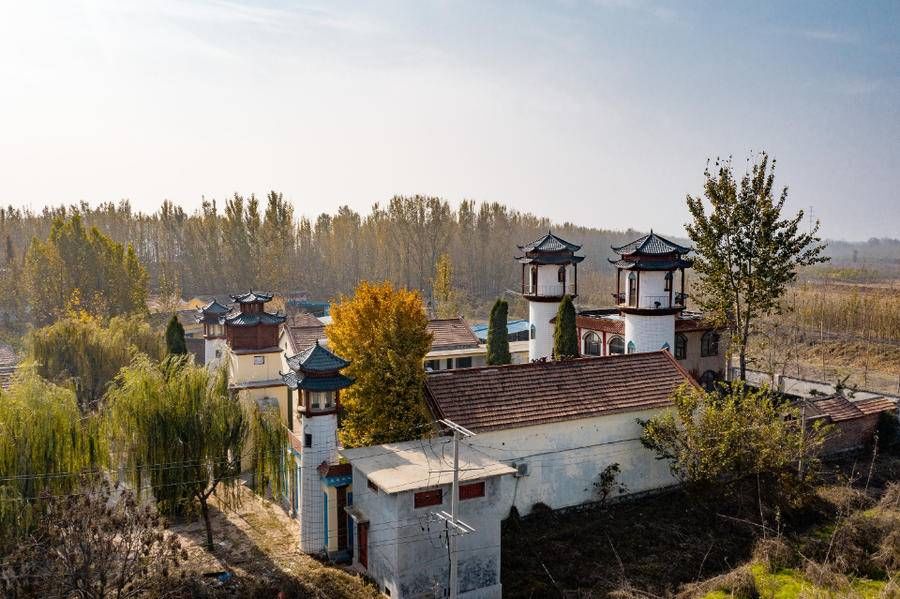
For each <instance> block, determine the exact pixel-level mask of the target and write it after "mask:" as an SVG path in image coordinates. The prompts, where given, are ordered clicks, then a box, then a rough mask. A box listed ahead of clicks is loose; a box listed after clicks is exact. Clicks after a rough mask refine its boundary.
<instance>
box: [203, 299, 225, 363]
mask: <svg viewBox="0 0 900 599" xmlns="http://www.w3.org/2000/svg"><path fill="white" fill-rule="evenodd" d="M226 314H228V306H225V305H223V304H220V303H219V302H218V300H216V298H213V300H212V301H211V302H209V303H208V304H206V305H205V306H203V307H202V308H197V322H198V323H200V324H202V325H203V363H204V364H206V367H207V368H210V369H215V368H218V367H219V365H220V364H221V363H222V358H223V356H224V355H225V315H226Z"/></svg>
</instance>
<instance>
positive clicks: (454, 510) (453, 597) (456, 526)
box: [437, 419, 475, 599]
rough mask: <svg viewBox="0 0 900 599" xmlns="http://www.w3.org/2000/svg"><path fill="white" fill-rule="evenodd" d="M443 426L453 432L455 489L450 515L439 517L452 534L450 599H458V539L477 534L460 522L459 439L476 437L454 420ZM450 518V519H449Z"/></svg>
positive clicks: (442, 514) (445, 422) (443, 422)
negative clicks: (472, 533)
mask: <svg viewBox="0 0 900 599" xmlns="http://www.w3.org/2000/svg"><path fill="white" fill-rule="evenodd" d="M438 422H440V423H441V424H443V425H444V426H446V427H447V428H449V429H450V430H452V431H453V488H452V490H451V491H450V492H451V496H450V513H449V514H447V513H446V512H441V513H438V514H437V516H438V517H439V518H441V519H443V520H445V521H446V522H447V523H448V525H449V526H450V528H452V529H453V530H452V531H451V533H452V534H449V535H447V536H448V538H447V542H448V543H449V545H450V599H457V597H458V596H459V580H458V578H459V556H458V555H457V550H456V545H457V537H458V536H459V535H460V534H468V533H470V532H475V529H474V528H472V527H471V526H469V525H468V524H466V523H465V522H460V520H459V439H460V437H472V436H474V435H475V433H473V432H472V431H470V430H468V429H466V428H463V427H461V426H460V425H458V424H456V423H455V422H453V421H452V420H447V419H444V420H439V421H438ZM448 516H449V517H448Z"/></svg>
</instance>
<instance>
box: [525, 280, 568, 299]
mask: <svg viewBox="0 0 900 599" xmlns="http://www.w3.org/2000/svg"><path fill="white" fill-rule="evenodd" d="M522 295H524V296H525V297H530V298H539V297H546V298H557V297H562V296H564V295H571V296H573V297H574V296H576V295H578V285H577V284H575V283H553V284H550V285H530V284H525V285H523V286H522Z"/></svg>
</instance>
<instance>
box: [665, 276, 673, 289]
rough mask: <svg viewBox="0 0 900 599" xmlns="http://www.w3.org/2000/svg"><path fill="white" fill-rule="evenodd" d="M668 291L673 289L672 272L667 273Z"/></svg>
mask: <svg viewBox="0 0 900 599" xmlns="http://www.w3.org/2000/svg"><path fill="white" fill-rule="evenodd" d="M665 290H666V291H672V273H671V272H667V273H666V289H665Z"/></svg>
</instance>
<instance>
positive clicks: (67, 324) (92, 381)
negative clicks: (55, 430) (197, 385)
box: [28, 312, 162, 411]
mask: <svg viewBox="0 0 900 599" xmlns="http://www.w3.org/2000/svg"><path fill="white" fill-rule="evenodd" d="M28 345H29V357H30V358H31V359H32V360H33V361H34V363H35V365H36V367H37V371H38V374H40V375H41V376H42V377H44V378H45V379H47V380H49V381H52V382H54V383H57V384H59V385H65V386H70V387H72V388H73V389H74V390H75V393H76V396H77V397H78V404H79V406H80V407H81V409H82V410H83V411H88V410H91V409H93V408H94V407H96V405H97V403H98V402H99V401H100V399H101V398H102V397H103V394H104V393H105V392H106V390H107V388H108V387H109V385H110V383H111V382H112V380H113V379H114V378H115V376H116V374H117V373H118V372H119V369H120V368H122V367H123V366H126V365H128V364H129V363H130V362H131V361H132V359H134V357H135V356H137V355H138V354H146V355H149V356H150V357H151V358H154V359H159V358H161V357H162V344H161V342H160V338H159V335H157V334H156V333H155V332H153V331H152V330H151V329H150V326H149V325H148V324H147V323H146V322H145V321H143V320H142V319H141V318H140V317H137V316H134V317H128V318H126V317H116V318H113V319H111V320H110V322H109V324H108V325H107V326H105V327H104V326H103V325H102V324H101V323H100V321H99V320H97V319H96V318H94V317H92V316H90V315H89V314H88V313H86V312H79V313H73V314H70V315H69V316H68V317H67V318H64V319H62V320H59V321H57V322H55V323H54V324H52V325H50V326H47V327H44V328H41V329H37V330H35V331H34V332H33V333H32V334H31V336H30V338H29V341H28Z"/></svg>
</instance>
